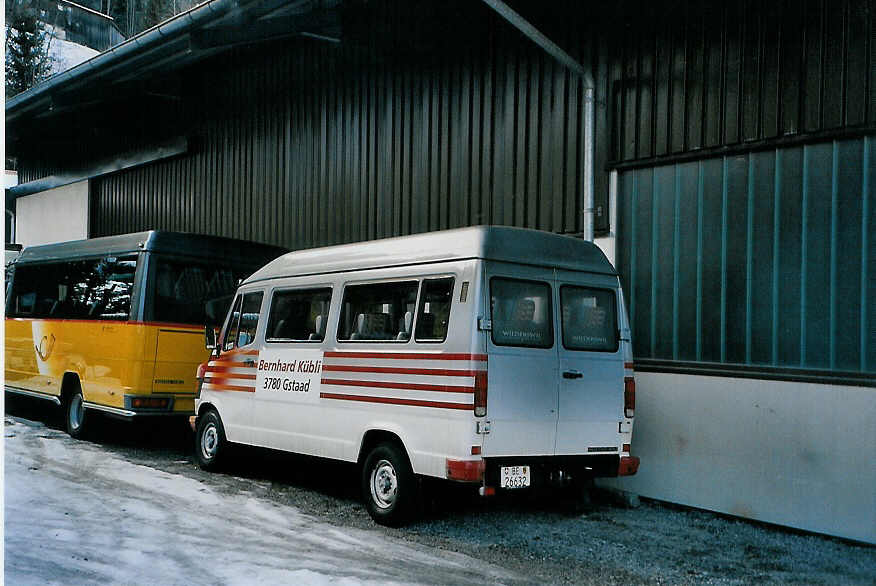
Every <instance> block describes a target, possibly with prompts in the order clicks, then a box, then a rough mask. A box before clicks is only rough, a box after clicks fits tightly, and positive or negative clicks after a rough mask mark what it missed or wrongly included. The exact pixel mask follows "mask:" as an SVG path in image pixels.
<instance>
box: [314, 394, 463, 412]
mask: <svg viewBox="0 0 876 586" xmlns="http://www.w3.org/2000/svg"><path fill="white" fill-rule="evenodd" d="M319 398H320V399H337V400H339V401H361V402H364V403H384V404H390V405H409V406H412V407H435V408H438V409H461V410H464V411H473V410H474V405H472V404H466V403H441V402H439V401H419V400H416V399H393V398H391V397H368V396H364V395H342V394H338V393H320V394H319Z"/></svg>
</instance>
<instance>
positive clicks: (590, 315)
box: [560, 285, 618, 352]
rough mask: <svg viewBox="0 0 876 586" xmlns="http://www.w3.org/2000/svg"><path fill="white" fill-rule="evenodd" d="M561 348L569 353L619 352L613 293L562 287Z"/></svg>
mask: <svg viewBox="0 0 876 586" xmlns="http://www.w3.org/2000/svg"><path fill="white" fill-rule="evenodd" d="M560 304H561V305H562V310H563V319H562V324H563V346H564V347H565V348H568V349H569V350H597V351H603V352H606V351H607V352H614V351H616V350H617V349H618V331H617V300H616V298H615V294H614V291H611V290H609V289H593V288H590V287H575V286H572V285H563V286H562V287H560Z"/></svg>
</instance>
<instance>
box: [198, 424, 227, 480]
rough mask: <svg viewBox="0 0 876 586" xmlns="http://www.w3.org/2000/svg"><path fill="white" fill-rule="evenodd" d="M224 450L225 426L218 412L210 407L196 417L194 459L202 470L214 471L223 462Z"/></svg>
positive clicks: (225, 450) (225, 449) (225, 447)
mask: <svg viewBox="0 0 876 586" xmlns="http://www.w3.org/2000/svg"><path fill="white" fill-rule="evenodd" d="M226 452H228V440H226V439H225V427H224V426H223V425H222V419H221V418H220V417H219V414H218V413H216V412H215V411H213V410H212V409H211V410H210V411H207V412H205V413H204V414H202V415H201V416H200V417H198V425H197V428H196V429H195V460H197V462H198V466H200V467H201V469H202V470H210V471H216V470H219V469H220V467H221V466H222V464H223V463H224V462H225V456H226Z"/></svg>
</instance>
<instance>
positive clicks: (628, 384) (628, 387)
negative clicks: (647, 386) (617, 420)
mask: <svg viewBox="0 0 876 586" xmlns="http://www.w3.org/2000/svg"><path fill="white" fill-rule="evenodd" d="M635 411H636V379H634V378H633V377H631V376H626V377H624V415H626V416H627V417H632V416H633V413H635Z"/></svg>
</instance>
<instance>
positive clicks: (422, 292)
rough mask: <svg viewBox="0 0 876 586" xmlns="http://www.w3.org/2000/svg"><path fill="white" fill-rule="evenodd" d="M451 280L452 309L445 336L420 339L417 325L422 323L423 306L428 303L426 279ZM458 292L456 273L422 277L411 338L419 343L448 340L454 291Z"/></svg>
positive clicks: (451, 310)
mask: <svg viewBox="0 0 876 586" xmlns="http://www.w3.org/2000/svg"><path fill="white" fill-rule="evenodd" d="M445 280H449V281H450V301H449V303H450V309H449V310H448V311H447V329H446V330H444V337H443V338H441V339H438V338H426V339H420V338H418V337H417V326H419V324H420V315H421V313H422V310H423V307H424V306H425V304H426V298H425V289H426V281H445ZM455 292H456V275H441V276H429V277H422V278H421V279H420V290H419V292H418V294H417V311H416V312H415V313H414V323H413V324H412V325H411V330H412V332H411V334H412V335H411V339H413V341H414V342H415V343H417V344H443V343H444V342H446V341H447V334H448V332H450V315H451V313H452V312H453V306H454V303H453V300H454V298H455V297H454V293H455Z"/></svg>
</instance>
